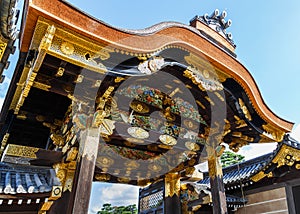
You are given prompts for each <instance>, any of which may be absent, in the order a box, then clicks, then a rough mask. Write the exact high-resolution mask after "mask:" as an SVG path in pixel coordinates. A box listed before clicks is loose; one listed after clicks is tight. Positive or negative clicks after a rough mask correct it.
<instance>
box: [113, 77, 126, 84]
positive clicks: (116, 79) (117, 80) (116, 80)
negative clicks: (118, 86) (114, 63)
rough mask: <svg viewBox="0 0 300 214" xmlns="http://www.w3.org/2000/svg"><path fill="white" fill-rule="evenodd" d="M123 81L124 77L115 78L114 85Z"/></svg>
mask: <svg viewBox="0 0 300 214" xmlns="http://www.w3.org/2000/svg"><path fill="white" fill-rule="evenodd" d="M124 80H125V78H124V77H116V78H115V83H120V82H122V81H124Z"/></svg>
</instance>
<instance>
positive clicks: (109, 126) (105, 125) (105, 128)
mask: <svg viewBox="0 0 300 214" xmlns="http://www.w3.org/2000/svg"><path fill="white" fill-rule="evenodd" d="M114 124H115V121H112V120H109V119H104V120H103V121H102V123H101V125H100V127H99V131H100V133H101V134H104V135H108V136H110V135H112V134H113V131H114V129H115V128H116V127H115V125H114Z"/></svg>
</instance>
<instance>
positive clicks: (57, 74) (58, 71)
mask: <svg viewBox="0 0 300 214" xmlns="http://www.w3.org/2000/svg"><path fill="white" fill-rule="evenodd" d="M64 72H65V68H63V67H59V68H58V69H57V71H56V74H55V76H56V77H62V76H63V75H64Z"/></svg>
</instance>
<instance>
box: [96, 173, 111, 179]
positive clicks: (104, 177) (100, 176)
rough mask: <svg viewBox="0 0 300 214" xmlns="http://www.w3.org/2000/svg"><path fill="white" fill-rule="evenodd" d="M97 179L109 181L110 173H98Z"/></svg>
mask: <svg viewBox="0 0 300 214" xmlns="http://www.w3.org/2000/svg"><path fill="white" fill-rule="evenodd" d="M95 179H96V180H98V181H109V180H110V175H109V174H103V173H98V174H96V175H95Z"/></svg>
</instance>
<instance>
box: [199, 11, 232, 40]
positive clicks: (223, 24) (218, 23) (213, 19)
mask: <svg viewBox="0 0 300 214" xmlns="http://www.w3.org/2000/svg"><path fill="white" fill-rule="evenodd" d="M226 16H227V12H226V11H225V10H224V11H223V12H222V13H221V14H220V12H219V10H218V9H215V11H214V12H213V13H212V14H211V15H210V16H209V15H208V14H207V13H206V14H204V15H203V16H199V17H198V19H199V20H200V21H202V22H204V23H205V24H207V25H208V26H209V27H210V28H212V29H214V30H215V31H217V32H218V33H219V34H221V35H222V36H223V37H224V38H225V39H227V40H228V41H229V42H230V43H231V44H233V45H234V42H233V40H232V33H230V32H229V33H226V29H227V28H229V27H230V26H231V25H232V21H231V19H228V20H227V21H225V18H226Z"/></svg>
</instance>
